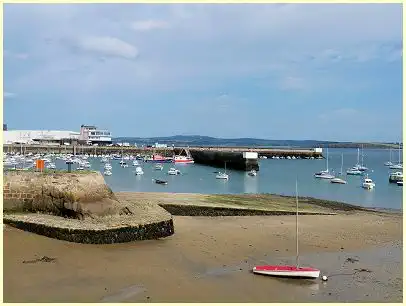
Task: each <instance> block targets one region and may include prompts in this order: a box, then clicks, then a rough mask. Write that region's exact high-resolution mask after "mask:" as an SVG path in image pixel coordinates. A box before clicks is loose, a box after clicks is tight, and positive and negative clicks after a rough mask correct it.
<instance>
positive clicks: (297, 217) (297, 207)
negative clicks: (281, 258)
mask: <svg viewBox="0 0 406 306" xmlns="http://www.w3.org/2000/svg"><path fill="white" fill-rule="evenodd" d="M298 220H299V200H298V197H297V178H296V268H299V222H298Z"/></svg>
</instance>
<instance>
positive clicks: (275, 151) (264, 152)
mask: <svg viewBox="0 0 406 306" xmlns="http://www.w3.org/2000/svg"><path fill="white" fill-rule="evenodd" d="M184 149H186V147H167V148H147V147H143V148H138V147H134V146H129V147H118V146H110V147H108V146H87V145H67V146H65V145H19V144H5V145H3V150H4V152H6V153H11V152H15V153H16V152H19V153H21V154H26V153H59V154H62V153H67V154H93V155H103V154H154V153H157V154H162V155H165V156H172V155H173V154H179V153H180V152H182V151H183V150H184ZM188 149H189V150H191V151H208V152H213V151H217V152H234V153H236V152H241V153H242V152H257V153H258V155H259V156H267V157H272V156H295V157H298V158H307V157H314V158H319V157H323V154H322V152H321V151H317V150H315V149H312V148H307V149H305V148H300V149H299V148H256V147H198V146H194V147H189V148H188Z"/></svg>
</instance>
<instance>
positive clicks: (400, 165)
mask: <svg viewBox="0 0 406 306" xmlns="http://www.w3.org/2000/svg"><path fill="white" fill-rule="evenodd" d="M389 169H399V170H403V165H402V164H396V165H392V166H389Z"/></svg>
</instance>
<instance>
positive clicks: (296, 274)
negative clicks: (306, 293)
mask: <svg viewBox="0 0 406 306" xmlns="http://www.w3.org/2000/svg"><path fill="white" fill-rule="evenodd" d="M252 272H254V273H256V274H262V275H268V276H274V277H290V278H313V279H314V278H318V277H319V276H320V270H319V269H315V268H312V267H300V266H299V199H298V192H297V181H296V265H295V266H280V265H264V266H255V267H254V268H253V269H252Z"/></svg>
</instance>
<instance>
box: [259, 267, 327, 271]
mask: <svg viewBox="0 0 406 306" xmlns="http://www.w3.org/2000/svg"><path fill="white" fill-rule="evenodd" d="M255 269H256V270H262V271H281V272H282V271H290V272H292V271H298V272H301V271H302V272H310V271H313V272H316V271H319V270H318V269H314V268H309V267H299V268H296V266H257V267H255Z"/></svg>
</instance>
